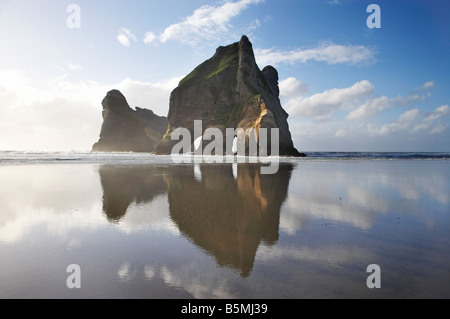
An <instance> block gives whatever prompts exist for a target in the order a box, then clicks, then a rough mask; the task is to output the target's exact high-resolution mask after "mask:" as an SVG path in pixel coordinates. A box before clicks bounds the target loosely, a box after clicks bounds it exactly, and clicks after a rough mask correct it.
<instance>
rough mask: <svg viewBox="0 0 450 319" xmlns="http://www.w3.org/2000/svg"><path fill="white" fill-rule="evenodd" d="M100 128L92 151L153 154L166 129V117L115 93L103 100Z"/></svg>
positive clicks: (112, 92)
mask: <svg viewBox="0 0 450 319" xmlns="http://www.w3.org/2000/svg"><path fill="white" fill-rule="evenodd" d="M102 106H103V125H102V128H101V131H100V140H99V141H98V142H97V143H95V144H94V146H93V147H92V151H93V152H153V151H154V149H155V147H156V145H157V144H158V143H159V141H160V140H161V138H162V137H163V135H164V132H165V131H166V129H167V123H168V121H167V118H166V117H161V116H157V115H155V114H154V113H153V112H152V111H150V110H147V109H141V108H138V107H136V110H133V109H131V108H130V106H129V105H128V102H127V100H126V98H125V96H123V94H122V93H121V92H120V91H118V90H112V91H110V92H108V93H107V95H106V97H105V98H104V99H103V101H102Z"/></svg>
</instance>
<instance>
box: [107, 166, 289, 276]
mask: <svg viewBox="0 0 450 319" xmlns="http://www.w3.org/2000/svg"><path fill="white" fill-rule="evenodd" d="M292 169H293V166H292V165H291V164H280V167H279V171H278V173H276V174H274V175H261V174H260V166H259V165H255V164H252V165H248V164H239V166H238V169H237V178H236V179H235V177H234V176H233V168H232V166H231V165H207V164H203V165H201V166H200V171H201V179H199V178H198V176H196V175H195V174H194V167H193V166H169V167H165V168H163V167H160V168H158V167H154V166H147V167H145V168H144V167H142V168H134V167H128V168H127V167H122V168H117V169H114V168H113V167H104V168H102V169H101V170H100V176H101V180H102V185H103V190H104V196H103V199H104V204H103V207H104V212H105V214H106V215H107V216H108V220H111V221H117V220H119V219H120V218H121V217H122V216H124V214H125V213H126V210H127V208H128V206H129V205H130V203H132V202H133V201H135V202H136V203H138V204H139V203H140V202H147V201H151V200H152V199H153V197H154V196H156V195H158V194H161V193H163V192H165V191H167V190H168V199H169V207H170V217H171V218H172V220H173V221H174V223H175V224H176V225H177V227H178V228H179V230H180V231H181V232H182V233H183V234H184V235H185V236H186V237H188V238H189V239H190V240H191V241H192V242H193V243H195V244H196V245H197V246H199V247H201V248H202V249H205V250H206V251H208V252H209V253H210V254H212V255H213V256H214V257H215V258H216V260H217V263H218V264H219V265H220V266H228V267H232V268H234V269H237V270H239V272H240V273H241V275H242V276H244V277H246V276H248V275H249V273H250V271H251V270H252V268H253V262H254V259H255V255H256V251H257V249H258V246H259V244H260V242H261V241H263V242H264V243H266V244H269V245H270V244H274V243H276V241H277V240H278V226H279V220H280V208H281V205H282V203H283V202H284V200H285V199H286V196H287V191H288V185H289V180H290V177H291V172H292ZM163 178H164V180H165V182H166V185H167V186H166V185H162V184H163V183H161V181H162V179H163Z"/></svg>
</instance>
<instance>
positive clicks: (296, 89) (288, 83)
mask: <svg viewBox="0 0 450 319" xmlns="http://www.w3.org/2000/svg"><path fill="white" fill-rule="evenodd" d="M279 87H280V97H281V98H284V99H290V98H293V97H297V96H300V95H304V94H307V93H308V85H307V84H306V83H303V82H301V81H299V80H297V79H296V78H294V77H289V78H287V79H285V80H283V81H280V83H279Z"/></svg>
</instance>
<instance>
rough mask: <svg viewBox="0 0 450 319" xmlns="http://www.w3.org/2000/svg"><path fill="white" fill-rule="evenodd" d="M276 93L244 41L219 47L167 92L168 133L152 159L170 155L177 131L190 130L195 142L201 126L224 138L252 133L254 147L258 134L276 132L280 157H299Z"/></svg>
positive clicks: (272, 74) (269, 74)
mask: <svg viewBox="0 0 450 319" xmlns="http://www.w3.org/2000/svg"><path fill="white" fill-rule="evenodd" d="M279 93H280V92H279V88H278V72H277V71H276V70H275V68H273V67H271V66H267V67H265V68H264V69H263V70H262V71H261V70H260V69H259V67H258V66H257V64H256V61H255V56H254V53H253V48H252V44H251V43H250V41H249V40H248V38H247V37H246V36H243V37H242V39H241V40H240V42H237V43H234V44H231V45H229V46H226V47H219V48H218V49H217V51H216V53H215V55H214V56H213V57H212V58H211V59H209V60H207V61H205V62H204V63H202V64H200V65H199V66H198V67H197V68H196V69H194V70H193V71H192V72H191V73H190V74H189V75H187V76H186V77H185V78H184V79H183V80H181V81H180V83H179V85H178V87H177V88H176V89H175V90H174V91H173V92H172V94H171V97H170V109H169V115H168V119H169V127H168V129H167V132H166V134H165V135H164V138H163V140H162V141H161V142H160V143H159V145H158V146H157V147H156V153H157V154H170V153H171V151H172V149H173V146H174V145H175V144H177V143H178V141H172V140H171V135H172V132H173V130H174V129H176V128H178V127H183V128H187V129H189V131H190V132H191V137H192V142H193V141H194V140H195V139H196V138H197V137H198V136H194V121H195V120H202V121H203V130H206V129H207V128H219V129H221V130H222V132H223V134H224V136H225V129H226V128H233V129H236V128H243V129H244V130H247V129H250V130H254V132H255V136H256V139H257V141H259V129H260V128H267V129H271V128H279V130H280V139H279V146H280V155H287V156H304V154H301V153H299V152H298V151H297V149H295V147H294V145H293V142H292V138H291V133H290V131H289V125H288V122H287V118H288V116H289V115H288V114H287V113H286V112H285V111H284V109H283V108H282V106H281V103H280V99H279ZM240 138H245V137H244V136H238V139H240ZM224 144H225V142H224ZM223 149H224V150H226V148H225V145H224V148H223Z"/></svg>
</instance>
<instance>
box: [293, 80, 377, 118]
mask: <svg viewBox="0 0 450 319" xmlns="http://www.w3.org/2000/svg"><path fill="white" fill-rule="evenodd" d="M373 92H374V86H373V85H372V84H371V83H370V82H369V81H367V80H364V81H361V82H357V83H355V84H354V85H352V86H351V87H348V88H343V89H331V90H327V91H324V92H322V93H317V94H314V95H312V96H309V97H302V96H299V97H294V98H291V99H289V100H288V101H287V102H286V103H285V108H286V110H287V111H288V113H289V114H291V115H294V116H301V117H307V118H314V119H315V120H318V121H322V120H328V119H330V117H331V113H332V112H333V111H337V110H342V109H345V108H349V107H351V106H352V105H353V104H355V103H356V102H357V101H359V100H360V99H361V98H365V97H367V96H369V95H371V94H372V93H373Z"/></svg>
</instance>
